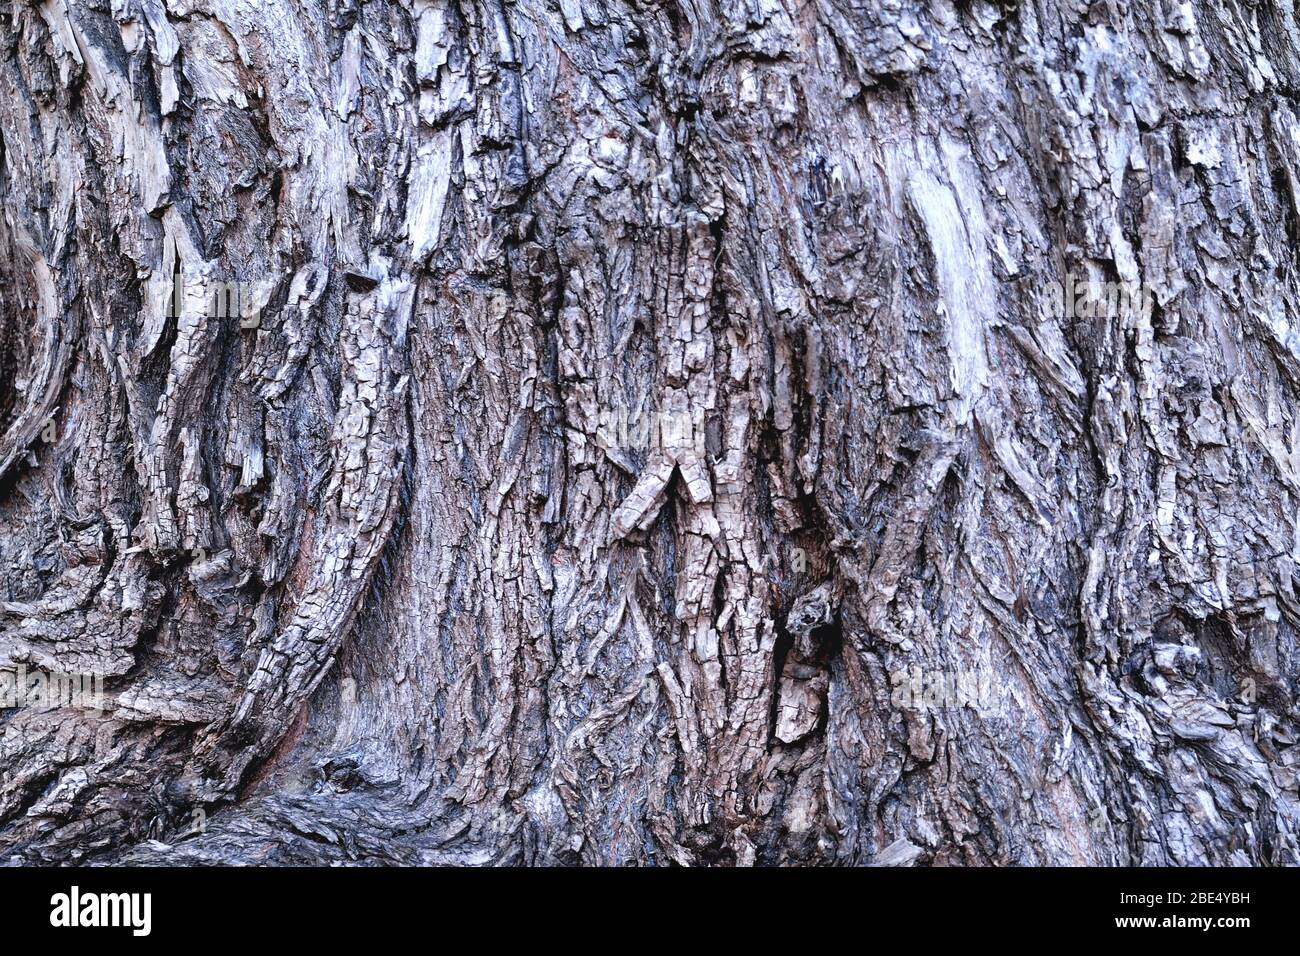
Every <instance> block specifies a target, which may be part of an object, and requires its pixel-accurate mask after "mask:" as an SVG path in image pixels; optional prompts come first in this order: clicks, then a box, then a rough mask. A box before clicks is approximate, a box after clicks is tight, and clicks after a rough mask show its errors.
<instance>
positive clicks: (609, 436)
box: [0, 0, 1300, 865]
mask: <svg viewBox="0 0 1300 956" xmlns="http://www.w3.org/2000/svg"><path fill="white" fill-rule="evenodd" d="M1298 90H1300V26H1298V25H1297V21H1296V15H1295V10H1294V7H1293V5H1292V4H1290V3H1285V2H1277V0H1222V2H1209V0H1194V2H1187V3H1175V2H1172V0H1127V2H1125V0H1097V2H1091V3H1087V2H1082V0H1077V2H1071V0H1037V2H1028V0H1026V2H1021V3H1013V2H984V0H970V2H948V0H871V2H863V3H860V4H859V3H851V2H847V0H813V2H809V3H801V4H796V3H792V2H785V0H749V2H745V3H716V4H715V3H711V2H698V3H697V2H690V0H665V2H664V3H658V2H644V0H557V2H550V0H329V2H322V3H319V4H314V3H313V4H297V3H290V2H287V0H259V2H257V3H239V2H235V0H44V2H27V0H11V2H10V3H8V4H6V5H5V6H4V7H0V135H2V137H3V139H2V142H0V192H2V193H3V200H4V217H3V220H2V221H0V280H2V282H0V668H3V669H6V670H8V671H10V672H12V673H14V674H17V673H18V670H19V668H23V669H25V670H26V672H27V673H29V674H30V673H36V672H49V673H65V674H78V675H92V676H93V677H94V678H97V679H101V680H102V681H103V687H104V695H103V704H102V708H101V709H100V710H99V711H95V710H93V709H89V708H86V707H77V706H54V705H50V706H16V707H13V708H11V709H7V710H4V711H2V712H0V767H3V772H2V777H0V859H3V860H6V861H8V862H20V863H66V862H119V863H145V862H147V863H206V862H222V863H277V864H287V863H308V862H310V863H327V862H361V863H446V862H452V863H471V864H487V863H505V864H557V863H583V864H592V865H622V864H642V865H672V864H681V865H710V864H720V865H733V864H734V865H752V864H760V865H763V864H853V865H860V864H890V865H909V864H915V865H927V864H929V865H968V864H1115V865H1148V864H1165V865H1171V864H1172V865H1193V864H1296V863H1300V844H1298V842H1297V834H1298V833H1300V792H1298V790H1297V769H1298V768H1300V748H1298V747H1297V746H1296V727H1297V718H1300V712H1298V711H1297V706H1296V692H1297V687H1298V683H1297V682H1298V680H1300V657H1298V655H1297V631H1296V625H1297V622H1298V621H1300V600H1298V598H1297V594H1296V590H1295V576H1296V573H1297V572H1296V566H1297V562H1298V561H1300V518H1298V512H1297V508H1298V507H1300V338H1298V337H1297V333H1296V332H1295V329H1296V328H1297V327H1298V326H1300V314H1298V313H1300V285H1298V282H1297V268H1296V266H1297V246H1296V244H1297V235H1298V231H1300V225H1298V223H1300V119H1297V115H1296V96H1297V91H1298ZM1087 282H1091V283H1103V282H1104V283H1110V284H1111V285H1110V287H1111V288H1113V287H1116V286H1117V285H1118V286H1122V287H1123V288H1125V289H1130V288H1140V289H1141V290H1142V293H1143V296H1146V297H1147V298H1145V299H1144V298H1143V297H1142V296H1139V297H1137V298H1130V297H1127V296H1125V297H1123V299H1122V300H1114V301H1110V302H1101V303H1097V302H1087V303H1085V304H1084V305H1085V307H1083V308H1079V307H1077V305H1076V304H1073V303H1072V302H1071V298H1072V296H1073V293H1074V291H1075V289H1076V283H1087ZM1062 284H1064V285H1065V292H1066V293H1068V294H1067V295H1066V297H1065V298H1064V299H1063V298H1062V296H1061V294H1060V293H1061V290H1062ZM1088 288H1093V287H1091V286H1090V287H1088ZM20 703H22V702H21V701H20Z"/></svg>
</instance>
